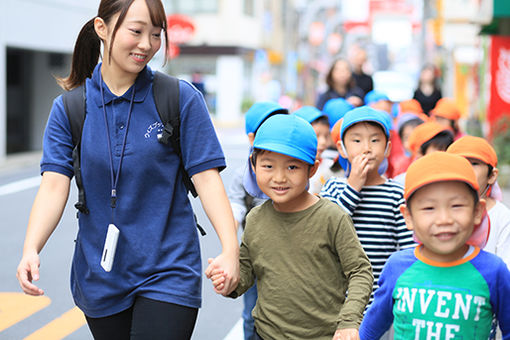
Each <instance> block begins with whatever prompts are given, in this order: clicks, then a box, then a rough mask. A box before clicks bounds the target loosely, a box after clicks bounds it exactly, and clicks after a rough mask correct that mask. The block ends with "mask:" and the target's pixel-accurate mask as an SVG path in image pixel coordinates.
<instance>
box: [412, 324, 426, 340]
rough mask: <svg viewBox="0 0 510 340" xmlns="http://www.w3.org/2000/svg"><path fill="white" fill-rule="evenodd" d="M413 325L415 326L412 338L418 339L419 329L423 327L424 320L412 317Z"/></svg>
mask: <svg viewBox="0 0 510 340" xmlns="http://www.w3.org/2000/svg"><path fill="white" fill-rule="evenodd" d="M413 326H416V327H415V332H414V340H420V331H421V329H422V328H425V320H420V319H413Z"/></svg>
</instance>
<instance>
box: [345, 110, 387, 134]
mask: <svg viewBox="0 0 510 340" xmlns="http://www.w3.org/2000/svg"><path fill="white" fill-rule="evenodd" d="M360 122H374V123H377V124H379V125H381V127H382V128H383V130H384V134H385V135H386V138H388V139H389V138H390V130H391V125H392V123H391V118H390V116H389V115H388V114H387V113H386V112H384V111H381V110H376V109H374V108H372V107H370V106H361V107H357V108H355V109H352V110H351V111H349V112H347V113H346V114H345V116H344V120H343V122H342V127H341V128H340V140H343V138H344V134H345V131H346V130H347V129H348V128H350V127H351V126H353V125H354V124H356V123H360Z"/></svg>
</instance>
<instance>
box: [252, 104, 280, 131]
mask: <svg viewBox="0 0 510 340" xmlns="http://www.w3.org/2000/svg"><path fill="white" fill-rule="evenodd" d="M276 113H283V114H287V113H289V112H288V111H287V109H285V108H283V107H281V106H280V105H279V104H278V103H275V102H256V103H254V104H253V105H252V106H251V107H250V108H249V109H248V111H246V116H245V117H244V122H245V128H246V134H249V133H255V132H256V131H257V129H258V128H259V127H260V124H262V122H263V121H264V120H266V119H267V117H269V116H271V115H273V114H276Z"/></svg>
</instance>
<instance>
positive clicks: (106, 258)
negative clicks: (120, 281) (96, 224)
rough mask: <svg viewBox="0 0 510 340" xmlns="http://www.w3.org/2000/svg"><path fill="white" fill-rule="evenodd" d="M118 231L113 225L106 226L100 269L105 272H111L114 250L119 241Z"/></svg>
mask: <svg viewBox="0 0 510 340" xmlns="http://www.w3.org/2000/svg"><path fill="white" fill-rule="evenodd" d="M119 233H120V231H119V229H117V227H116V226H115V225H114V224H110V225H108V233H107V234H106V240H105V242H104V248H103V255H102V256H101V267H103V269H104V270H105V271H107V272H109V271H110V270H112V266H113V259H114V257H115V250H116V249H117V242H118V241H119Z"/></svg>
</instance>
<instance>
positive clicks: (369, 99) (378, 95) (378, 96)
mask: <svg viewBox="0 0 510 340" xmlns="http://www.w3.org/2000/svg"><path fill="white" fill-rule="evenodd" d="M381 100H387V101H391V100H390V98H388V96H387V95H386V94H384V93H382V92H380V91H376V90H372V91H370V92H368V93H367V94H366V95H365V98H364V102H365V105H369V104H372V103H377V102H378V101H381Z"/></svg>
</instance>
